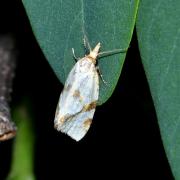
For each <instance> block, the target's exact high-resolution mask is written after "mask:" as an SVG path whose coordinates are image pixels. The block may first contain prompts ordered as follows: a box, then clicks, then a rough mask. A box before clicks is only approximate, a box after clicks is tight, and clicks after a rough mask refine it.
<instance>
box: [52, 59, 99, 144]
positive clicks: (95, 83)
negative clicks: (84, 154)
mask: <svg viewBox="0 0 180 180" xmlns="http://www.w3.org/2000/svg"><path fill="white" fill-rule="evenodd" d="M98 95H99V77H98V74H97V71H96V67H95V65H94V64H93V63H92V62H91V61H89V60H87V58H83V59H81V60H79V61H78V62H77V63H76V64H75V66H74V67H73V69H72V70H71V72H70V73H69V75H68V78H67V80H66V83H65V86H64V90H63V92H62V93H61V95H60V100H59V103H58V106H57V110H56V115H55V128H56V129H57V130H58V131H62V132H64V133H67V134H68V135H69V136H71V137H72V138H73V139H77V140H80V139H81V138H82V137H83V136H84V135H85V134H86V132H87V130H88V129H89V128H87V127H86V128H84V127H85V126H84V124H87V123H85V122H87V121H86V120H87V119H92V118H93V115H94V111H95V106H96V105H95V103H94V104H93V109H92V103H93V102H96V101H97V100H98ZM88 105H89V106H91V108H88ZM93 110H94V111H93ZM89 127H90V126H89ZM73 131H74V133H73ZM78 131H79V135H77V134H78V133H77V132H78ZM76 136H78V137H76ZM80 137H81V138H80Z"/></svg>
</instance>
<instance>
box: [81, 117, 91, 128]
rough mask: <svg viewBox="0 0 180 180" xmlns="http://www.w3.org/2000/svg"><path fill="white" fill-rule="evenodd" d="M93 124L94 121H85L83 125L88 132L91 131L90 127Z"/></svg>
mask: <svg viewBox="0 0 180 180" xmlns="http://www.w3.org/2000/svg"><path fill="white" fill-rule="evenodd" d="M91 123H92V119H90V118H89V119H86V120H85V121H84V123H83V125H84V128H85V129H86V130H88V129H89V127H90V125H91Z"/></svg>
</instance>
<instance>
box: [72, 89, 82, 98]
mask: <svg viewBox="0 0 180 180" xmlns="http://www.w3.org/2000/svg"><path fill="white" fill-rule="evenodd" d="M73 97H81V95H80V91H79V90H75V91H74V92H73Z"/></svg>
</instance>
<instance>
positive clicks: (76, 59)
mask: <svg viewBox="0 0 180 180" xmlns="http://www.w3.org/2000/svg"><path fill="white" fill-rule="evenodd" d="M72 53H73V57H74V59H75V61H76V62H77V61H78V60H80V58H78V57H76V55H75V52H74V48H72Z"/></svg>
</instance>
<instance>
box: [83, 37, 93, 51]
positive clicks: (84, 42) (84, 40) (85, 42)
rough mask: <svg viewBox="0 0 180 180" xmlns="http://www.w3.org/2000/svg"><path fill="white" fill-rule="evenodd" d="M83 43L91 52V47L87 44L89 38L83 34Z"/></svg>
mask: <svg viewBox="0 0 180 180" xmlns="http://www.w3.org/2000/svg"><path fill="white" fill-rule="evenodd" d="M83 44H84V47H85V48H86V49H87V50H88V51H89V52H91V51H92V49H91V46H90V44H89V40H88V38H87V36H86V35H85V34H84V38H83Z"/></svg>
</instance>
